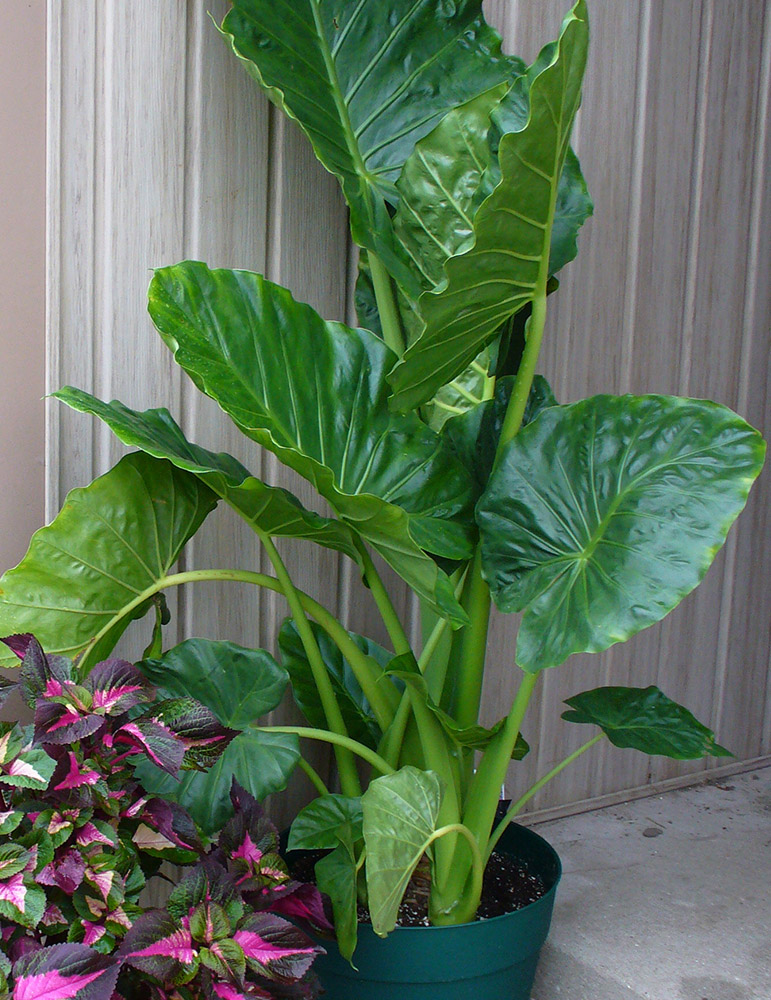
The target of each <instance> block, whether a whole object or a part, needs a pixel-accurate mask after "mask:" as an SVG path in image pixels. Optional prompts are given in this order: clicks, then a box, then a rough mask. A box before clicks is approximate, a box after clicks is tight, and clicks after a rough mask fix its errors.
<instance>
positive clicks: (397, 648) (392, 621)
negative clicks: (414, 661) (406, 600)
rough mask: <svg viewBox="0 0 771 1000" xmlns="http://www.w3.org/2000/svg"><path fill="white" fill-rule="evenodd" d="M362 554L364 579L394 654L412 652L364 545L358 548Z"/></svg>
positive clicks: (394, 609) (399, 654) (389, 598)
mask: <svg viewBox="0 0 771 1000" xmlns="http://www.w3.org/2000/svg"><path fill="white" fill-rule="evenodd" d="M356 547H357V548H358V550H359V552H360V554H361V558H362V562H363V566H364V579H365V580H366V581H367V585H368V586H369V589H370V590H371V591H372V596H373V598H374V600H375V604H377V607H378V611H379V612H380V616H381V618H382V619H383V624H384V625H385V627H386V629H387V631H388V636H389V638H390V640H391V642H392V644H393V647H394V653H396V655H397V656H401V654H402V653H410V652H412V647H411V646H410V640H409V639H408V638H407V634H406V632H405V631H404V627H403V626H402V623H401V621H400V620H399V616H398V614H397V613H396V608H394V606H393V602H392V601H391V597H390V595H389V593H388V591H387V590H386V588H385V584H384V583H383V580H382V578H381V576H380V574H379V573H378V571H377V568H376V567H375V564H374V563H373V561H372V557H371V556H370V554H369V552H368V551H367V547H366V546H365V545H364V544H363V543H362V544H359V545H357V546H356Z"/></svg>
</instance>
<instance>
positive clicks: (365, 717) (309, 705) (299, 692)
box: [278, 618, 398, 750]
mask: <svg viewBox="0 0 771 1000" xmlns="http://www.w3.org/2000/svg"><path fill="white" fill-rule="evenodd" d="M311 628H312V630H313V634H314V635H315V637H316V642H317V643H318V647H319V651H320V652H321V658H322V660H323V661H324V665H325V666H326V668H327V671H328V673H329V678H330V681H331V682H332V688H333V690H334V692H335V698H336V699H337V703H338V705H339V706H340V711H341V713H342V716H343V721H344V722H345V726H346V729H347V731H348V735H349V736H351V737H352V738H353V739H355V740H358V741H359V743H364V744H365V746H368V747H372V749H373V750H374V749H375V748H376V747H377V745H378V743H379V741H380V737H381V735H382V733H381V731H380V726H379V725H378V724H377V721H376V719H375V715H374V713H373V711H372V707H371V706H370V704H369V702H368V701H367V699H366V697H365V695H364V692H363V691H362V689H361V685H360V684H359V682H358V680H357V679H356V675H355V674H354V672H353V670H351V666H350V664H349V662H348V660H346V658H345V657H344V656H343V654H342V653H341V652H340V650H339V649H338V647H337V646H336V644H335V643H334V642H332V640H331V639H330V638H329V636H328V635H327V634H326V632H324V631H323V630H322V629H321V628H320V627H319V626H318V625H316V624H315V623H314V622H311ZM348 634H349V635H350V637H351V639H352V640H353V642H354V643H355V644H356V646H357V647H358V648H359V649H360V650H361V651H362V653H364V654H365V655H366V656H367V658H368V659H369V661H370V665H371V668H372V671H373V674H375V675H376V676H382V675H383V670H384V667H385V665H386V664H387V663H388V661H389V660H390V659H391V656H392V654H391V653H389V652H388V651H387V650H385V649H383V648H382V646H378V644H377V643H375V642H373V641H372V640H371V639H365V638H364V637H363V636H360V635H357V634H356V633H355V632H349V633H348ZM278 645H279V649H280V650H281V662H282V663H283V665H284V667H285V668H286V669H287V670H288V671H289V676H290V677H291V679H292V694H293V695H294V700H295V701H296V702H297V706H298V708H299V709H300V711H301V712H302V713H303V715H304V716H305V718H306V719H307V721H308V724H309V725H311V726H315V727H317V728H322V729H324V728H326V725H327V722H326V716H325V714H324V709H323V708H322V706H321V703H320V701H319V694H318V689H317V687H316V682H315V680H314V679H313V671H312V669H311V665H310V662H309V661H308V657H307V655H306V652H305V647H304V646H303V643H302V640H301V639H300V636H299V634H298V632H297V627H296V625H295V623H294V621H293V620H292V619H291V618H288V619H287V620H286V621H285V622H284V624H283V625H282V627H281V631H280V632H279V635H278ZM380 684H381V687H383V689H384V690H385V688H386V686H391V687H393V684H392V682H391V681H390V680H389V679H388V678H387V677H384V676H383V677H382V681H380ZM393 692H394V696H393V698H392V699H391V701H392V706H393V709H394V710H395V708H396V705H397V704H398V692H397V691H396V688H393Z"/></svg>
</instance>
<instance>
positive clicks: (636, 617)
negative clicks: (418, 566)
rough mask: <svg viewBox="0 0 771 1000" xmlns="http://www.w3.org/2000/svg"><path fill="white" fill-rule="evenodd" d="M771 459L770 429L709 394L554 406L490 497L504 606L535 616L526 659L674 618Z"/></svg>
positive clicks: (526, 434)
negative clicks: (765, 435)
mask: <svg viewBox="0 0 771 1000" xmlns="http://www.w3.org/2000/svg"><path fill="white" fill-rule="evenodd" d="M764 454H765V445H764V443H763V440H762V438H761V436H760V435H759V434H758V432H757V431H755V430H753V429H752V428H751V427H750V426H749V425H748V424H747V423H745V421H743V420H742V419H741V418H740V417H737V416H736V414H735V413H733V412H732V411H731V410H729V409H727V408H726V407H724V406H720V405H718V404H717V403H711V402H708V401H705V400H694V399H679V398H677V397H673V396H594V397H592V398H591V399H587V400H582V401H581V402H579V403H573V404H572V405H570V406H555V407H551V408H549V409H546V410H544V411H543V412H542V413H541V415H540V416H539V417H538V418H537V419H536V420H535V421H534V422H533V423H531V424H529V425H528V426H527V427H525V428H523V429H522V430H521V431H520V432H519V434H518V435H517V436H516V437H515V438H514V439H513V440H512V441H511V442H510V444H509V445H508V446H507V447H506V449H505V451H504V454H503V458H502V460H501V462H500V464H499V465H498V467H497V468H496V470H495V472H493V474H492V476H491V478H490V483H489V486H488V488H487V490H486V492H485V494H484V495H483V496H482V499H481V500H480V502H479V504H478V505H477V521H478V523H479V527H480V534H481V544H482V560H483V572H484V575H485V578H486V579H487V581H488V583H489V584H490V588H491V590H492V594H493V597H494V599H495V602H496V604H497V605H498V607H499V608H500V609H501V610H502V611H522V610H524V611H525V614H524V616H523V619H522V624H521V627H520V631H519V638H518V642H517V654H516V658H517V663H519V664H520V666H522V667H523V668H524V669H525V670H529V671H536V670H539V669H541V668H542V667H550V666H555V665H556V664H558V663H561V662H562V661H563V660H564V659H565V658H566V657H568V656H569V655H570V654H571V653H577V652H598V651H600V650H602V649H606V648H607V647H608V646H610V645H612V644H613V643H616V642H623V641H624V640H626V639H628V638H629V637H630V636H632V635H634V634H635V633H636V632H639V631H640V630H641V629H643V628H646V627H647V626H649V625H652V624H653V623H654V622H657V621H659V620H660V619H661V618H663V617H664V616H665V615H666V614H667V613H668V612H669V611H671V610H672V608H674V607H675V606H676V605H677V604H678V603H679V602H680V601H681V600H682V598H683V597H685V595H686V594H688V593H690V591H691V590H693V589H694V587H696V585H697V584H698V583H699V581H700V580H701V579H702V577H703V576H704V574H705V573H706V571H707V569H708V568H709V566H710V564H711V562H712V560H713V559H714V557H715V554H716V553H717V551H718V549H719V548H720V546H721V545H722V544H723V542H724V541H725V537H726V534H727V533H728V529H729V528H730V526H731V524H732V523H733V521H734V520H735V518H736V517H737V516H738V514H739V512H740V511H741V510H742V508H743V507H744V504H745V503H746V500H747V495H748V493H749V490H750V487H751V486H752V483H753V481H754V480H755V478H756V477H757V475H758V473H759V472H760V469H761V467H762V464H763V457H764Z"/></svg>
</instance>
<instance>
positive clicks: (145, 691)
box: [85, 659, 155, 715]
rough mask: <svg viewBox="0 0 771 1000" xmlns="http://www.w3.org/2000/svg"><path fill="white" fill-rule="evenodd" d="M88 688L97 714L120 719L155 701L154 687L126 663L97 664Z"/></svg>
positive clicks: (87, 685) (107, 662)
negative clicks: (138, 707) (124, 714)
mask: <svg viewBox="0 0 771 1000" xmlns="http://www.w3.org/2000/svg"><path fill="white" fill-rule="evenodd" d="M85 687H86V688H87V689H88V690H89V691H90V692H91V694H92V696H93V709H94V711H95V712H99V713H101V714H106V715H121V714H122V713H123V712H127V711H128V710H129V709H130V708H133V707H134V706H135V705H141V704H144V703H146V702H150V701H152V700H153V698H154V697H155V688H154V687H153V685H152V684H150V682H149V681H148V680H147V678H146V677H145V676H144V674H142V673H140V671H139V670H137V668H136V667H135V666H134V665H133V664H132V663H129V662H128V661H127V660H117V659H112V660H103V661H102V662H101V663H97V664H96V666H95V667H94V668H93V670H92V671H91V672H90V673H89V675H88V677H87V678H86V681H85Z"/></svg>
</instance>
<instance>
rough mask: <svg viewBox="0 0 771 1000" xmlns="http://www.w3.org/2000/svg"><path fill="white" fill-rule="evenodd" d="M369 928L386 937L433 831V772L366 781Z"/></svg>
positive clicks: (436, 791) (438, 791) (436, 793)
mask: <svg viewBox="0 0 771 1000" xmlns="http://www.w3.org/2000/svg"><path fill="white" fill-rule="evenodd" d="M361 804H362V809H363V812H364V842H365V844H366V845H367V890H368V894H369V911H370V915H371V917H372V929H373V930H374V931H375V933H376V934H379V935H380V936H381V937H385V935H386V934H388V933H389V932H390V931H392V930H393V929H394V927H395V926H396V918H397V915H398V913H399V904H400V903H401V901H402V897H403V896H404V891H405V889H406V888H407V884H408V882H409V880H410V878H411V877H412V873H413V872H414V871H415V869H416V867H417V865H418V862H419V861H420V859H421V858H422V857H423V855H424V853H425V852H426V851H427V850H428V848H429V846H430V844H431V842H432V837H433V834H434V833H435V832H436V830H437V819H438V817H439V809H440V806H441V804H442V786H441V782H440V780H439V776H438V775H436V774H434V772H433V771H420V770H418V769H417V768H415V767H403V768H401V770H399V771H397V772H396V773H395V774H388V775H385V776H384V777H382V778H376V779H375V781H372V782H370V785H369V788H368V789H367V790H366V792H365V793H364V795H363V796H362V799H361Z"/></svg>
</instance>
